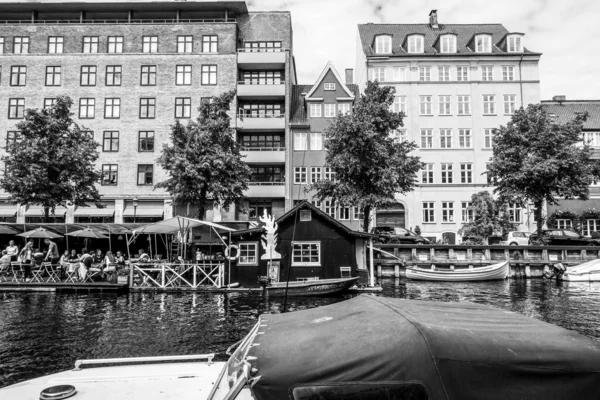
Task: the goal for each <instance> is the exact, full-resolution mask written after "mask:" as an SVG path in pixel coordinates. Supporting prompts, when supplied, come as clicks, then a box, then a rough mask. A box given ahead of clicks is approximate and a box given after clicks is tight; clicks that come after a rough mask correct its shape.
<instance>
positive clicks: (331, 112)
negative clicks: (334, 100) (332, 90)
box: [323, 104, 335, 118]
mask: <svg viewBox="0 0 600 400" xmlns="http://www.w3.org/2000/svg"><path fill="white" fill-rule="evenodd" d="M323 108H325V118H333V117H335V104H324V105H323Z"/></svg>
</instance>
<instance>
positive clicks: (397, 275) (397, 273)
mask: <svg viewBox="0 0 600 400" xmlns="http://www.w3.org/2000/svg"><path fill="white" fill-rule="evenodd" d="M394 278H400V265H398V264H394Z"/></svg>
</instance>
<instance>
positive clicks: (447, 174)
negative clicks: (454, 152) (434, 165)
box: [442, 163, 454, 183]
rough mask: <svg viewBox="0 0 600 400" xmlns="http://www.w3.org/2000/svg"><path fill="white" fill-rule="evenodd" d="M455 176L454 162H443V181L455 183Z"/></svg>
mask: <svg viewBox="0 0 600 400" xmlns="http://www.w3.org/2000/svg"><path fill="white" fill-rule="evenodd" d="M453 182H454V176H453V174H452V164H448V163H443V164H442V183H453Z"/></svg>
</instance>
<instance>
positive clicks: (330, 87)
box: [323, 83, 335, 90]
mask: <svg viewBox="0 0 600 400" xmlns="http://www.w3.org/2000/svg"><path fill="white" fill-rule="evenodd" d="M323 89H325V90H335V83H325V84H324V85H323Z"/></svg>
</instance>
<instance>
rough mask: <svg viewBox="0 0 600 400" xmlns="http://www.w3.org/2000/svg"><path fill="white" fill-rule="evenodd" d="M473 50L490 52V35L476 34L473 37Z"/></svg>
mask: <svg viewBox="0 0 600 400" xmlns="http://www.w3.org/2000/svg"><path fill="white" fill-rule="evenodd" d="M475 51H476V52H477V53H491V52H492V37H491V36H490V35H477V36H476V37H475Z"/></svg>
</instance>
